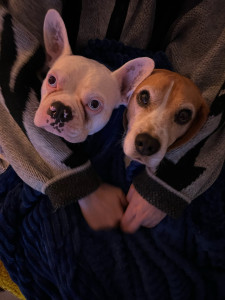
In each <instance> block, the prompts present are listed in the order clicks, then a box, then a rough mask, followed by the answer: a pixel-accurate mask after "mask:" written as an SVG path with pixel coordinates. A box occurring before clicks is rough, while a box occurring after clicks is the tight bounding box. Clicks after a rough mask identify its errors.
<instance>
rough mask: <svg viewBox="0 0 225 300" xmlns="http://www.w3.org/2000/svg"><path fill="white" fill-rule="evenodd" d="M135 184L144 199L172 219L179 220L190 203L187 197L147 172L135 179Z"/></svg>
mask: <svg viewBox="0 0 225 300" xmlns="http://www.w3.org/2000/svg"><path fill="white" fill-rule="evenodd" d="M133 184H134V187H135V189H136V190H137V192H138V193H139V194H140V195H141V196H142V197H143V198H144V199H146V200H147V201H148V202H149V203H151V204H152V205H154V206H156V207H157V208H159V209H160V210H162V211H164V212H165V213H167V214H168V215H169V216H171V217H172V218H178V217H179V216H180V215H181V214H182V212H183V210H184V209H185V207H186V206H187V205H188V202H190V200H189V199H188V198H187V197H186V196H185V195H183V194H182V193H180V192H178V191H177V190H175V189H173V188H172V187H171V186H169V185H168V184H167V183H165V182H164V181H162V180H161V179H159V178H158V177H157V176H155V175H154V174H148V173H147V171H146V170H144V171H143V172H141V173H139V174H138V175H137V176H136V177H135V178H134V180H133Z"/></svg>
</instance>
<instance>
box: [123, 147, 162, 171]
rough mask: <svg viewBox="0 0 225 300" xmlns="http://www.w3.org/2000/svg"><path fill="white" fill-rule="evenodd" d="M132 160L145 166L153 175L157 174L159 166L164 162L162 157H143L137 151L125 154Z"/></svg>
mask: <svg viewBox="0 0 225 300" xmlns="http://www.w3.org/2000/svg"><path fill="white" fill-rule="evenodd" d="M125 154H126V155H127V156H128V157H129V158H130V159H131V160H135V161H137V162H139V163H141V164H143V165H145V166H146V167H147V168H148V170H149V171H150V172H151V173H156V171H157V168H158V166H159V165H160V163H161V161H162V157H157V156H156V157H154V156H143V155H141V154H139V153H137V152H136V151H134V152H133V153H129V154H128V153H125Z"/></svg>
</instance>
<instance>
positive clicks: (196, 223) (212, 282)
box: [0, 41, 225, 300]
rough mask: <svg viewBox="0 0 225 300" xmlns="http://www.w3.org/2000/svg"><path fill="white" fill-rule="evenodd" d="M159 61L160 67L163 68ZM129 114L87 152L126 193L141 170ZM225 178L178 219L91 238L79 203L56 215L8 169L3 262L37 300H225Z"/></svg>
mask: <svg viewBox="0 0 225 300" xmlns="http://www.w3.org/2000/svg"><path fill="white" fill-rule="evenodd" d="M97 43H100V42H99V41H98V42H95V43H93V44H92V45H91V47H93V49H96V48H97V46H96V45H97ZM91 47H90V48H89V49H88V51H89V56H90V57H91V56H94V55H93V53H94V52H93V49H92V48H91ZM121 47H122V46H121ZM114 50H115V49H114ZM123 50H124V48H123V49H122V50H121V49H120V51H118V53H117V54H116V55H119V52H122V51H123ZM132 51H135V50H134V49H132ZM97 52H98V53H99V51H97ZM114 53H116V51H114ZM113 55H114V54H113ZM158 55H159V56H157V57H156V58H155V60H157V58H159V57H160V61H163V59H162V58H165V57H163V54H161V53H160V54H158ZM87 56H88V55H87ZM131 56H132V55H128V56H127V59H129V58H131ZM149 56H150V55H149ZM102 57H103V58H104V55H103V54H101V58H102ZM114 57H115V56H114ZM120 57H121V62H122V63H123V62H124V59H125V58H124V57H125V56H124V55H120ZM117 58H118V56H116V61H118V60H117ZM110 59H112V56H111V58H110ZM106 60H107V59H106V58H105V60H104V63H106V64H107V61H106ZM165 61H166V60H165ZM162 64H163V63H162ZM114 66H115V67H117V65H116V63H115V64H114ZM167 66H168V65H167ZM109 67H110V66H109ZM122 114H123V108H120V109H117V110H115V111H114V113H113V115H112V118H111V120H110V122H109V124H108V125H107V126H106V127H105V128H104V129H103V130H102V131H101V132H99V133H98V134H96V135H94V136H92V137H90V138H89V139H88V141H87V143H86V150H87V152H88V153H89V154H90V156H91V160H92V162H93V165H94V166H95V168H96V170H97V171H98V172H99V174H100V176H101V177H102V178H103V179H104V180H105V181H107V182H110V183H113V184H115V185H117V186H120V187H121V188H122V189H123V190H124V191H127V189H128V187H129V184H130V182H131V181H132V177H133V176H134V175H135V173H136V172H138V171H139V170H140V168H142V166H141V165H139V164H137V163H133V164H132V165H131V166H130V167H129V168H128V169H127V170H126V169H124V165H123V153H122V148H121V143H120V142H121V138H122V134H123V128H122V125H121V124H122V122H121V119H122ZM112 128H113V130H112ZM116 141H117V142H116ZM224 178H225V168H223V170H222V172H221V174H220V177H219V178H218V179H217V181H216V182H215V183H214V184H213V186H211V188H210V189H209V190H208V191H207V192H205V193H204V194H202V195H201V196H200V197H198V198H197V199H195V200H194V201H193V202H192V203H191V205H189V207H188V208H187V209H186V210H185V212H184V214H183V215H182V216H181V217H180V218H179V219H176V220H174V219H171V218H169V217H166V218H165V219H164V220H163V221H162V222H161V223H160V224H159V225H158V226H156V227H155V228H153V229H147V228H141V229H139V230H138V231H137V232H136V233H135V234H132V235H130V234H124V233H123V232H121V231H120V230H119V229H113V230H107V231H98V232H95V231H93V230H91V229H90V228H89V226H88V225H87V224H86V222H85V220H84V219H83V217H82V214H81V212H80V209H79V206H78V205H77V204H76V203H74V204H71V205H68V206H66V207H63V208H60V209H58V210H56V211H54V210H53V208H52V206H51V203H50V201H49V199H48V198H47V197H46V196H45V195H42V194H41V193H39V192H37V191H35V190H33V189H31V188H30V187H29V186H27V185H26V184H25V183H24V182H22V181H21V179H20V178H19V177H18V176H17V175H16V174H15V172H14V171H13V169H12V168H8V170H7V171H6V172H5V173H3V174H2V175H1V177H0V259H1V260H2V261H3V262H4V264H5V266H6V268H7V270H8V271H9V273H10V275H11V277H12V279H13V280H14V281H15V282H16V283H17V284H18V285H19V287H20V289H21V291H22V292H23V294H24V295H25V297H26V298H27V299H32V300H35V299H38V300H40V299H54V300H56V299H63V300H64V299H66V300H67V299H82V300H83V299H87V300H90V299H92V300H95V299H98V300H107V299H109V300H110V299H112V300H115V299H118V300H123V299H125V300H128V299H129V300H148V299H151V300H156V299H157V300H158V299H162V300H165V299H166V300H167V299H168V300H170V299H173V300H175V299H177V300H178V299H179V300H186V299H187V300H193V299H197V300H201V299H208V300H211V299H224V298H225V285H224V282H225V186H224Z"/></svg>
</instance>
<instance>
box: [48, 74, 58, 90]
mask: <svg viewBox="0 0 225 300" xmlns="http://www.w3.org/2000/svg"><path fill="white" fill-rule="evenodd" d="M56 83H57V82H56V78H55V76H53V75H50V76H49V77H48V84H49V85H50V86H51V87H56Z"/></svg>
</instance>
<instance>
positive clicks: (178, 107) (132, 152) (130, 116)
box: [123, 69, 209, 172]
mask: <svg viewBox="0 0 225 300" xmlns="http://www.w3.org/2000/svg"><path fill="white" fill-rule="evenodd" d="M208 113H209V108H208V106H207V104H206V102H205V100H204V99H203V98H202V96H201V93H200V91H199V89H198V88H197V87H196V85H195V84H194V83H193V82H192V81H191V80H189V79H188V78H186V77H183V76H181V75H179V74H177V73H174V72H171V71H168V70H162V69H158V70H157V69H156V70H154V71H153V73H152V74H151V75H150V76H148V77H147V78H146V79H145V80H144V81H143V82H142V83H141V84H140V85H139V86H138V87H137V89H136V90H135V92H134V93H133V95H132V97H131V99H130V102H129V104H128V107H127V112H126V118H127V133H126V136H125V138H124V143H123V149H124V152H125V154H126V155H127V156H128V157H130V158H131V159H133V160H137V161H139V162H141V163H143V164H145V165H146V166H148V167H149V169H150V170H151V171H152V172H155V171H156V169H157V167H158V165H159V163H160V162H161V160H162V159H163V157H164V156H165V154H166V152H167V151H168V150H170V149H174V148H176V147H178V146H180V145H182V144H184V143H185V142H187V141H188V140H190V139H191V138H192V137H193V136H194V135H195V134H196V133H197V132H198V131H199V130H200V128H201V127H202V125H203V124H204V123H205V121H206V119H207V116H208Z"/></svg>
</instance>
